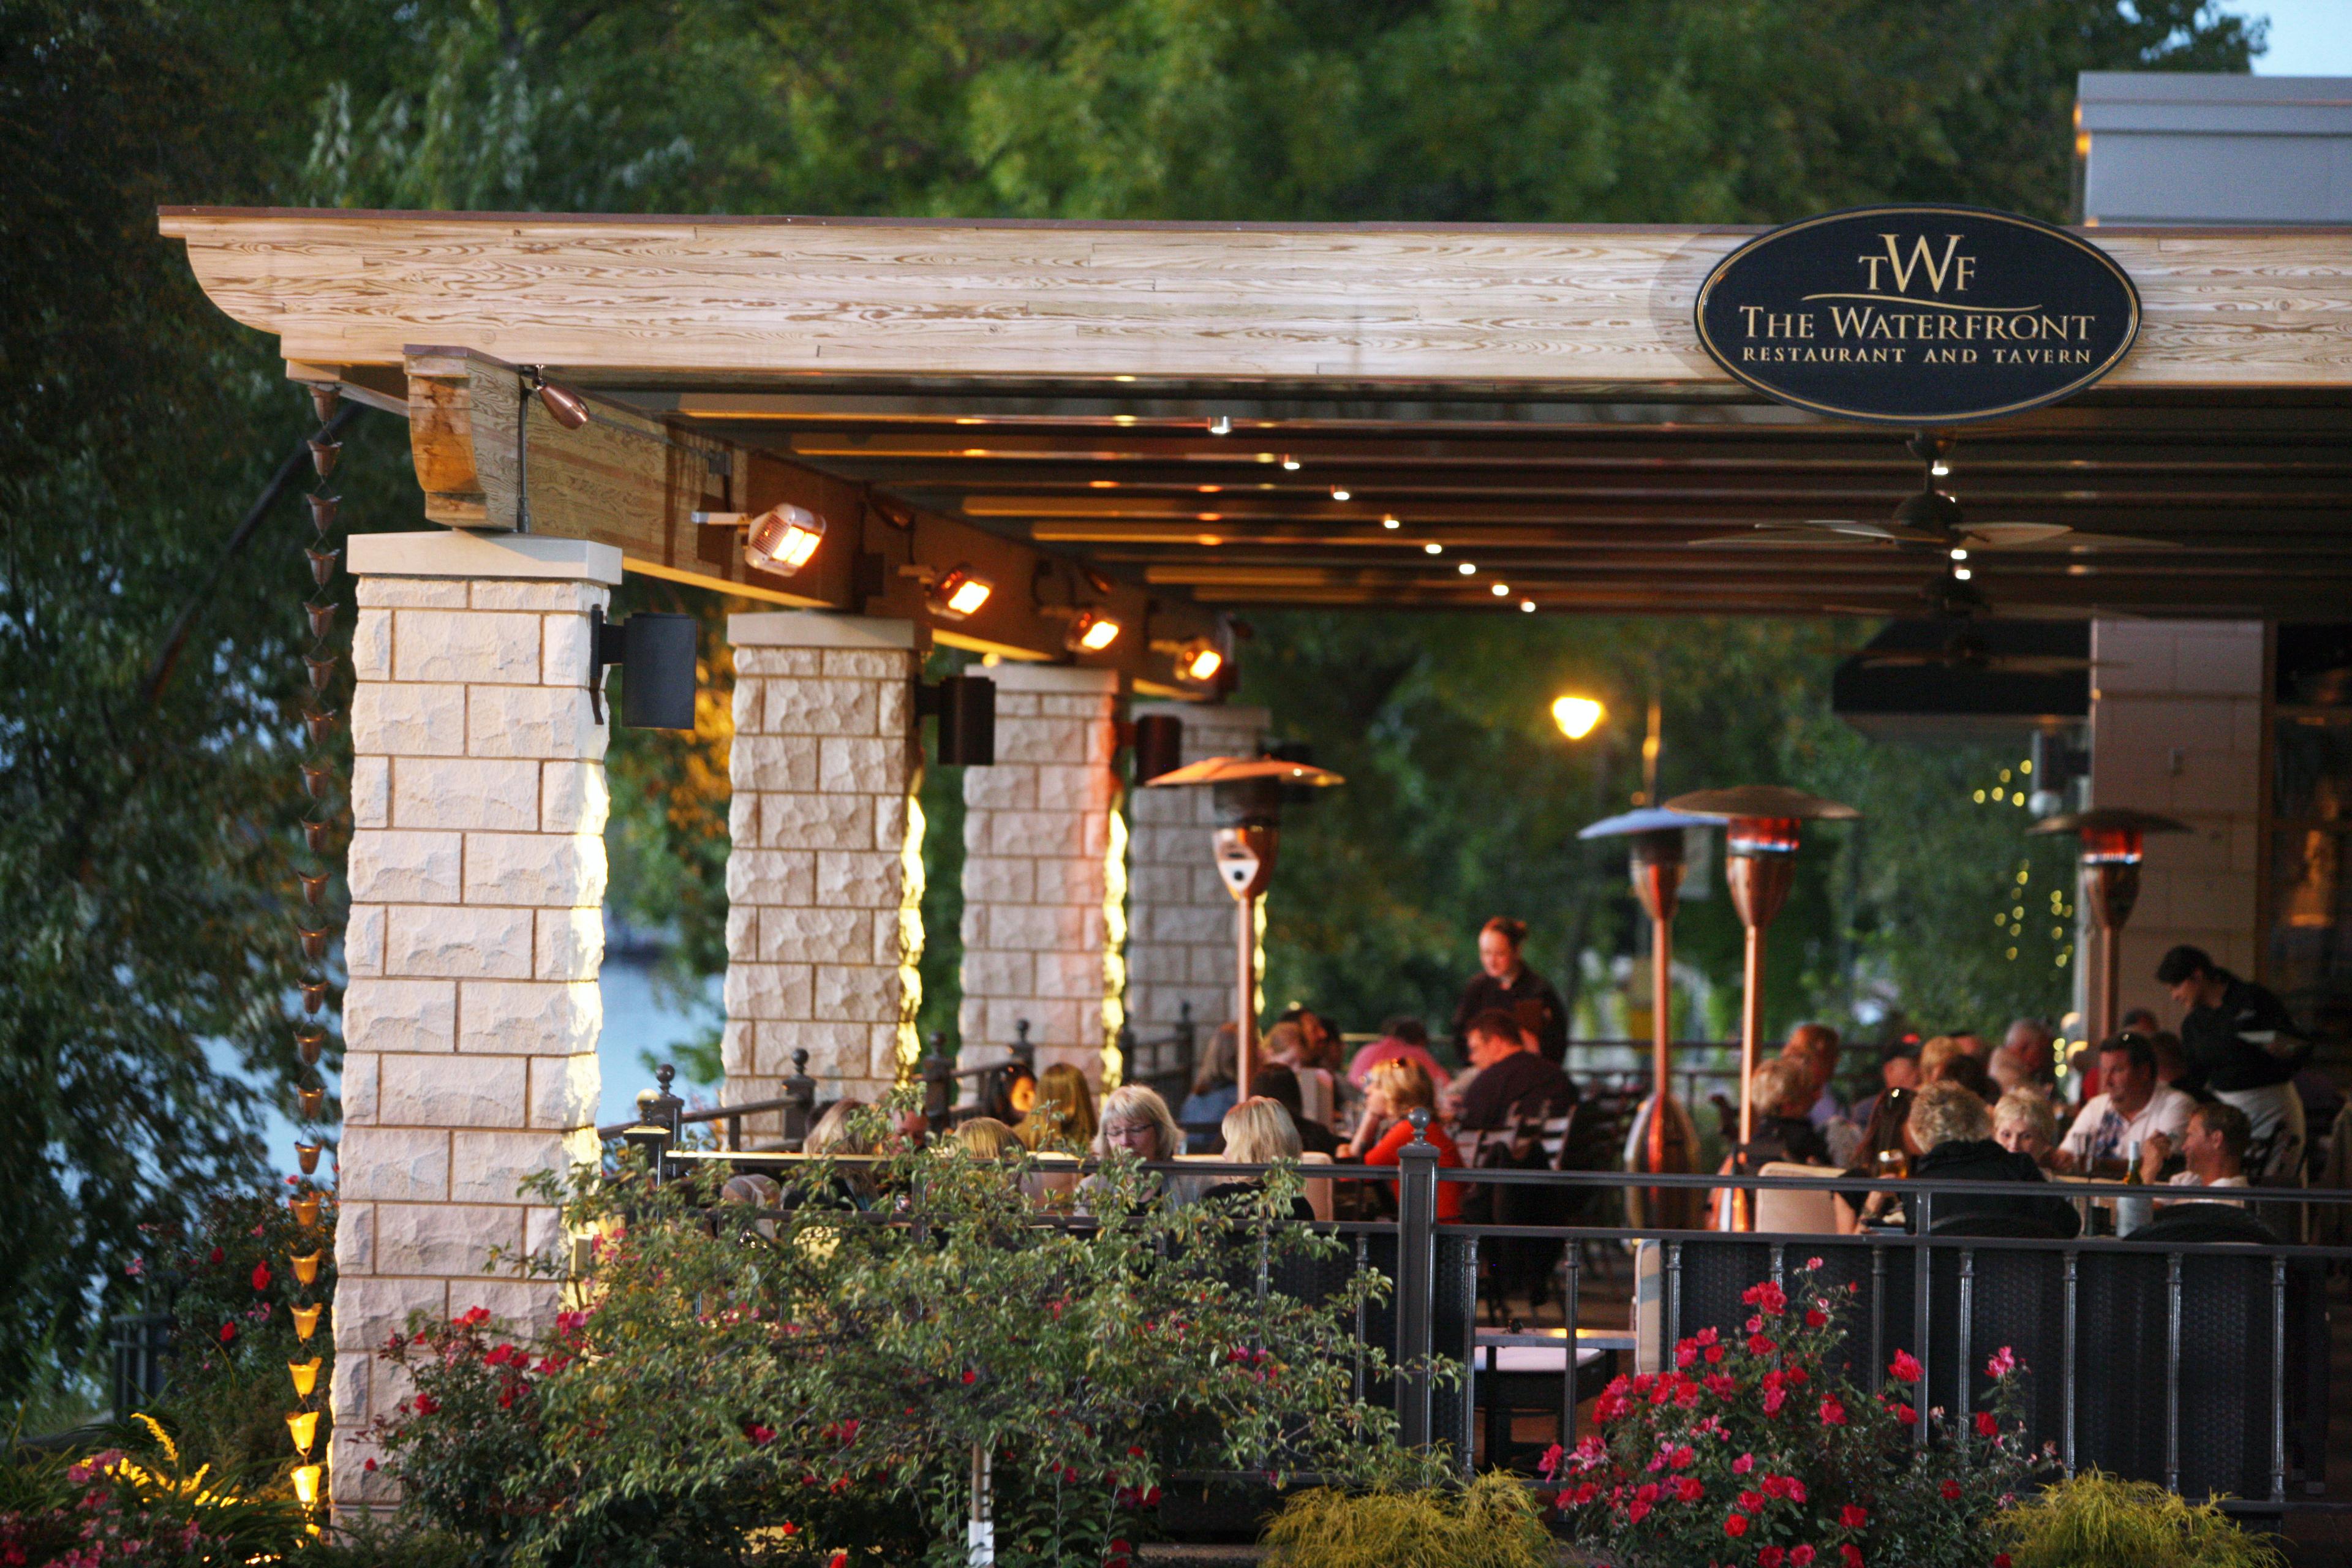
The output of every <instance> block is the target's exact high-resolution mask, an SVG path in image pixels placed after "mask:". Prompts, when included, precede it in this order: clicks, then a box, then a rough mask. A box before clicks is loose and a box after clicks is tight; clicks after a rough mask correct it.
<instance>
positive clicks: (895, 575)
mask: <svg viewBox="0 0 2352 1568" xmlns="http://www.w3.org/2000/svg"><path fill="white" fill-rule="evenodd" d="M403 370H404V375H405V379H406V384H407V388H408V398H407V403H406V413H407V415H408V419H409V441H410V448H411V453H412V456H413V458H414V459H415V465H416V477H417V480H418V482H419V483H420V484H421V485H422V486H423V487H424V489H425V516H426V517H428V518H430V519H431V520H432V521H436V522H439V523H443V524H445V525H446V526H448V527H452V528H467V529H488V530H498V531H511V530H513V529H515V528H517V527H518V526H519V525H527V526H528V528H529V529H530V531H532V532H536V533H551V534H556V535H560V536H562V537H564V538H569V539H587V540H593V541H595V542H599V543H604V544H610V545H613V546H614V547H616V548H617V549H619V550H620V552H621V554H622V559H623V563H624V565H625V568H626V569H627V570H629V571H632V572H637V573H641V574H646V575H648V576H654V577H661V578H666V579H668V580H670V581H672V582H677V583H685V584H691V585H694V586H697V587H703V588H711V589H716V590H718V591H719V592H722V593H727V594H733V595H740V596H742V597H745V598H751V599H758V600H763V601H766V602H768V603H770V604H776V605H789V606H792V607H794V608H801V609H824V610H841V611H847V612H850V613H853V614H857V615H865V616H886V617H889V618H893V619H904V620H911V621H917V622H921V623H924V624H926V625H928V626H929V627H930V631H931V636H932V637H933V638H934V640H936V641H939V642H942V643H945V644H947V645H949V646H950V647H963V648H969V649H972V650H975V651H979V652H984V653H994V654H997V655H999V656H1001V657H1004V658H1017V659H1066V660H1069V661H1071V662H1074V663H1078V664H1083V665H1085V666H1087V667H1088V668H1108V669H1117V670H1119V671H1120V672H1122V673H1123V674H1125V675H1127V676H1128V677H1129V679H1132V680H1134V681H1135V682H1136V683H1137V684H1138V685H1139V687H1140V688H1141V689H1146V690H1149V691H1153V692H1157V693H1160V694H1163V695H1171V696H1190V697H1200V696H1202V695H1205V694H1204V693H1202V692H1201V691H1199V690H1198V689H1189V688H1184V687H1181V686H1180V684H1179V683H1178V682H1177V680H1176V678H1175V674H1174V670H1173V668H1172V658H1171V654H1170V652H1169V651H1168V649H1167V648H1165V647H1159V648H1155V647H1152V646H1151V645H1152V644H1153V643H1155V642H1157V643H1170V642H1174V643H1181V642H1183V641H1185V640H1188V639H1190V638H1193V637H1214V636H1215V635H1217V632H1218V626H1217V623H1216V617H1215V616H1213V615H1212V614H1211V613H1209V612H1206V611H1203V610H1202V609H1200V608H1199V607H1197V606H1195V605H1192V604H1191V603H1189V602H1186V601H1185V600H1183V599H1181V598H1178V597H1173V596H1170V595H1155V594H1153V593H1152V592H1150V589H1149V588H1146V587H1142V586H1139V585H1137V584H1131V583H1118V582H1109V581H1108V580H1105V581H1104V582H1102V583H1094V582H1088V581H1087V580H1086V577H1085V575H1084V572H1083V569H1082V568H1081V567H1079V566H1078V565H1077V564H1076V563H1073V562H1070V561H1067V560H1066V559H1064V558H1063V557H1060V556H1055V555H1053V554H1051V553H1050V552H1045V551H1042V550H1039V549H1037V548H1036V547H1035V546H1034V545H1031V544H1027V543H1024V542H1021V541H1018V540H1014V539H1009V538H1006V537H1004V536H1003V535H1001V534H995V533H991V532H989V531H986V530H984V529H981V528H977V527H974V526H973V525H972V524H971V523H968V522H964V521H960V520H958V519H954V518H948V517H941V516H939V515H937V514H935V513H931V512H928V511H924V510H918V509H915V508H910V507H906V506H903V505H900V504H897V503H895V502H891V501H888V500H878V499H877V497H876V496H874V495H873V494H872V493H871V492H870V491H869V490H868V489H866V487H865V486H862V485H859V484H856V483H853V482H851V481H849V480H845V479H838V478H835V477H834V476H832V475H828V474H822V473H819V472H817V471H816V470H814V469H812V468H804V467H802V466H801V465H798V464H795V463H790V462H785V461H783V460H782V459H780V458H774V457H772V456H770V455H769V454H767V453H764V452H758V451H753V450H751V449H749V448H746V447H741V446H739V445H737V444H736V443H734V442H732V441H730V440H727V439H725V438H723V437H714V436H710V435H708V434H705V433H703V432H700V431H697V430H694V429H691V428H680V427H678V426H675V425H673V424H669V423H666V422H664V421H661V420H656V419H652V418H649V417H647V416H645V415H644V414H642V413H640V412H638V411H637V410H635V409H634V408H631V407H629V406H628V405H625V404H622V403H618V402H614V401H612V400H609V399H605V398H601V397H596V396H593V395H590V396H588V397H587V399H586V401H587V403H588V405H589V409H590V417H589V420H588V422H587V423H586V424H584V425H583V426H580V427H579V428H577V429H567V428H565V427H564V426H562V424H560V423H558V422H557V421H556V420H555V419H554V418H553V417H552V416H551V415H550V414H549V413H548V411H547V410H546V408H545V407H544V406H542V405H541V404H540V402H539V400H538V399H537V397H536V396H534V395H532V393H531V390H530V384H529V383H528V382H527V381H526V380H525V378H524V375H523V373H522V372H521V371H520V369H519V367H517V366H514V365H511V364H508V363H504V362H502V361H500V360H498V359H495V358H493V357H491V356H489V355H488V354H482V353H474V352H471V351H468V350H465V349H456V348H430V347H418V348H413V349H412V350H411V351H410V352H409V353H408V354H407V356H406V358H405V360H404V365H403ZM519 417H522V418H525V419H526V420H527V423H526V424H525V426H524V429H525V431H526V433H527V440H526V445H525V447H523V448H520V449H519V448H518V446H517V442H516V428H517V425H516V422H517V419H518V418H519ZM525 471H527V472H528V476H529V487H528V489H529V496H530V506H529V513H528V517H527V518H525V517H524V516H523V515H522V514H521V512H520V509H519V507H518V502H517V497H518V494H519V492H520V487H519V486H518V483H517V480H518V476H519V475H520V474H521V473H523V472H525ZM785 501H791V502H795V503H797V504H799V505H802V506H805V507H807V508H809V509H810V510H813V511H815V512H816V513H817V514H818V515H819V516H821V517H824V519H825V520H826V524H827V526H826V531H825V536H824V542H823V544H821V545H820V546H819V548H818V550H817V552H816V554H815V556H814V558H813V559H812V560H811V561H810V562H809V563H808V565H807V566H805V567H803V569H802V570H801V571H800V572H799V573H797V574H793V575H792V576H790V577H784V576H779V575H776V574H770V573H765V572H760V571H756V570H754V569H752V568H751V567H750V566H748V565H746V564H745V563H744V561H743V554H742V550H741V533H740V531H739V530H737V529H734V528H729V527H715V526H711V525H709V524H699V523H697V522H696V521H694V514H695V513H696V512H697V511H706V512H709V511H741V512H758V511H761V510H765V509H766V508H768V507H771V506H774V505H777V504H778V503H780V502H785ZM957 566H962V567H965V568H966V569H968V570H969V571H970V572H971V574H973V575H975V576H978V577H981V578H983V579H985V580H986V581H988V582H989V583H991V584H994V587H995V592H994V593H993V594H992V595H991V596H990V599H989V602H988V604H987V605H985V606H984V607H983V608H982V610H981V611H980V613H979V614H977V615H975V616H971V617H970V618H969V619H967V620H963V621H956V622H950V621H946V620H944V619H942V618H941V617H940V616H935V615H933V614H932V612H931V611H930V609H929V606H928V605H926V604H925V602H924V581H923V578H922V577H921V576H920V575H919V574H915V573H910V572H909V571H908V570H907V568H918V569H923V568H928V569H930V570H933V571H938V572H944V571H946V570H948V569H950V568H952V567H957ZM1078 603H1083V604H1086V605H1090V606H1092V607H1094V608H1097V609H1098V610H1099V611H1101V612H1102V613H1103V614H1105V615H1107V616H1110V617H1112V618H1114V619H1116V620H1118V622H1119V625H1120V627H1121V630H1120V635H1119V637H1118V641H1117V642H1116V643H1114V644H1113V645H1112V646H1111V647H1109V648H1108V649H1105V650H1104V651H1102V652H1100V653H1087V654H1077V655H1073V654H1070V653H1069V652H1068V651H1067V650H1066V648H1065V647H1064V642H1065V637H1066V632H1067V630H1068V626H1069V622H1068V621H1067V619H1066V618H1063V617H1057V616H1055V615H1053V614H1052V613H1051V611H1052V610H1053V609H1054V608H1055V607H1066V606H1069V605H1073V604H1078Z"/></svg>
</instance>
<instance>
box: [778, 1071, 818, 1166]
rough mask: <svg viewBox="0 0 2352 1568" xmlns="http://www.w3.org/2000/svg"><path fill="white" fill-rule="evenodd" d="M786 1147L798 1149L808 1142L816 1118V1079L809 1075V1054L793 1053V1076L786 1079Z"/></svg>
mask: <svg viewBox="0 0 2352 1568" xmlns="http://www.w3.org/2000/svg"><path fill="white" fill-rule="evenodd" d="M784 1102H785V1103H784V1147H785V1148H787V1149H798V1148H799V1147H800V1146H801V1145H802V1144H803V1143H804V1142H807V1141H808V1133H809V1123H810V1122H811V1121H814V1120H815V1116H816V1079H813V1078H811V1077H809V1075H808V1052H807V1051H806V1050H805V1049H802V1050H797V1051H794V1052H793V1076H792V1077H790V1078H788V1079H784Z"/></svg>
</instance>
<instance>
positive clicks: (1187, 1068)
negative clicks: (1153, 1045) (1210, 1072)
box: [1161, 1002, 1200, 1083]
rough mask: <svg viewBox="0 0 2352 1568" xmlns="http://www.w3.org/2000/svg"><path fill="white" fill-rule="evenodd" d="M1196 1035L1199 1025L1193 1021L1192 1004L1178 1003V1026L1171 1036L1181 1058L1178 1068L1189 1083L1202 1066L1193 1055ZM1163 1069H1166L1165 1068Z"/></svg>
mask: <svg viewBox="0 0 2352 1568" xmlns="http://www.w3.org/2000/svg"><path fill="white" fill-rule="evenodd" d="M1196 1035H1197V1026H1195V1025H1194V1024H1193V1022H1192V1004H1191V1003H1190V1002H1179V1003H1177V1004H1176V1027H1175V1029H1174V1030H1173V1031H1171V1038H1173V1039H1174V1040H1175V1042H1176V1050H1177V1053H1178V1055H1179V1057H1180V1058H1181V1059H1180V1060H1179V1061H1178V1063H1177V1064H1176V1070H1177V1071H1178V1072H1180V1073H1181V1074H1183V1075H1184V1079H1185V1081H1186V1082H1188V1083H1189V1082H1191V1081H1192V1074H1193V1072H1194V1071H1195V1070H1196V1069H1197V1068H1198V1067H1199V1066H1200V1064H1199V1063H1198V1062H1197V1061H1195V1060H1194V1059H1193V1057H1192V1046H1193V1041H1194V1039H1195V1037H1196ZM1161 1070H1162V1071H1165V1070H1166V1069H1165V1068H1162V1069H1161Z"/></svg>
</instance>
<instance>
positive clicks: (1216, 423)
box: [1209, 414, 1234, 436]
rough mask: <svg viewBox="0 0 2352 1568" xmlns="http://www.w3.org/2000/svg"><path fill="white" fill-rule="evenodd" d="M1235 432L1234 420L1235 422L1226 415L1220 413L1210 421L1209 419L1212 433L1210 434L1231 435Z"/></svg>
mask: <svg viewBox="0 0 2352 1568" xmlns="http://www.w3.org/2000/svg"><path fill="white" fill-rule="evenodd" d="M1233 433H1234V422H1233V421H1232V420H1231V419H1229V418H1227V417H1226V416H1224V415H1222V414H1220V415H1218V416H1216V417H1215V418H1213V419H1212V420H1210V421H1209V434H1210V435H1212V436H1230V435H1232V434H1233Z"/></svg>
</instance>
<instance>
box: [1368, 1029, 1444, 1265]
mask: <svg viewBox="0 0 2352 1568" xmlns="http://www.w3.org/2000/svg"><path fill="white" fill-rule="evenodd" d="M1415 1109H1419V1110H1426V1111H1428V1112H1429V1141H1430V1142H1432V1143H1433V1144H1435V1145H1436V1146H1437V1163H1438V1164H1439V1165H1441V1166H1448V1165H1450V1166H1453V1167H1454V1168H1455V1169H1457V1170H1458V1169H1460V1168H1461V1164H1462V1153H1461V1151H1460V1150H1458V1149H1456V1148H1455V1147H1454V1135H1453V1134H1452V1133H1451V1132H1449V1131H1446V1128H1445V1124H1444V1122H1443V1121H1439V1120H1438V1116H1437V1089H1436V1086H1435V1085H1433V1083H1431V1082H1430V1079H1429V1073H1428V1071H1427V1069H1425V1068H1423V1066H1422V1065H1421V1064H1420V1063H1419V1062H1417V1061H1415V1060H1413V1059H1412V1058H1411V1057H1395V1058H1391V1059H1389V1060H1387V1061H1384V1062H1381V1063H1380V1064H1379V1065H1378V1066H1376V1067H1374V1068H1372V1070H1371V1073H1370V1076H1369V1077H1367V1078H1366V1079H1365V1080H1364V1119H1363V1121H1361V1122H1360V1123H1359V1124H1358V1125H1357V1128H1356V1136H1355V1140H1354V1142H1351V1143H1349V1146H1348V1147H1349V1152H1351V1153H1353V1154H1355V1155H1356V1156H1358V1157H1359V1158H1360V1159H1361V1160H1362V1161H1363V1163H1365V1164H1367V1165H1393V1164H1395V1163H1397V1151H1398V1150H1400V1149H1402V1148H1403V1147H1404V1146H1405V1145H1406V1144H1408V1143H1410V1142H1412V1121H1411V1120H1410V1117H1411V1115H1412V1111H1413V1110H1415ZM1389 1192H1390V1194H1391V1196H1394V1195H1397V1194H1396V1184H1394V1183H1391V1184H1390V1187H1389ZM1461 1217H1462V1184H1460V1183H1458V1182H1440V1183H1438V1184H1437V1218H1438V1221H1439V1223H1441V1224H1443V1223H1445V1222H1447V1221H1451V1220H1458V1219H1460V1218H1461Z"/></svg>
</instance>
